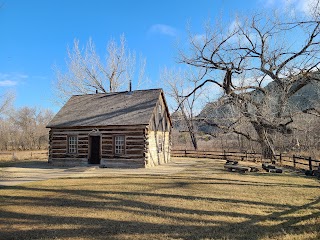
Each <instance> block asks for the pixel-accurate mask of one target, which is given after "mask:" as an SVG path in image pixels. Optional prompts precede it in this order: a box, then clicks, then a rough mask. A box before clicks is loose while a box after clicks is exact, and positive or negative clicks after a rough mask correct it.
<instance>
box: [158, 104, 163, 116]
mask: <svg viewBox="0 0 320 240" xmlns="http://www.w3.org/2000/svg"><path fill="white" fill-rule="evenodd" d="M158 114H159V116H161V115H162V105H161V104H160V103H159V105H158Z"/></svg>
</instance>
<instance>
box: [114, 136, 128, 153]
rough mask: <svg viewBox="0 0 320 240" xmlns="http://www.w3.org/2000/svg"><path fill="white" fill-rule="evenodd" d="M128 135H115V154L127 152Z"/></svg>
mask: <svg viewBox="0 0 320 240" xmlns="http://www.w3.org/2000/svg"><path fill="white" fill-rule="evenodd" d="M125 147H126V137H125V136H124V135H117V136H114V154H116V155H123V154H125Z"/></svg>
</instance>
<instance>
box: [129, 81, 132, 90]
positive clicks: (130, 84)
mask: <svg viewBox="0 0 320 240" xmlns="http://www.w3.org/2000/svg"><path fill="white" fill-rule="evenodd" d="M129 92H132V82H131V80H130V81H129Z"/></svg>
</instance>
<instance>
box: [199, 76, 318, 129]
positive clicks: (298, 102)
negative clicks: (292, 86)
mask: <svg viewBox="0 0 320 240" xmlns="http://www.w3.org/2000/svg"><path fill="white" fill-rule="evenodd" d="M265 90H266V91H268V92H271V93H272V95H271V97H268V98H263V94H262V93H260V92H257V91H252V92H250V93H249V94H250V97H251V98H252V99H254V101H257V102H260V101H262V100H264V101H266V102H265V104H264V106H266V108H269V109H266V111H267V112H269V113H270V114H272V113H274V112H275V107H276V100H275V99H276V98H277V96H279V91H278V90H277V86H276V84H275V83H274V82H271V83H269V84H268V85H267V86H266V87H265ZM319 105H320V82H319V81H312V82H310V83H309V84H308V85H306V86H304V87H303V88H301V89H300V90H299V91H298V92H296V94H294V95H293V96H291V97H290V98H289V100H288V106H287V107H286V110H287V111H290V112H291V113H292V112H296V111H298V112H300V111H303V110H305V109H308V108H319ZM239 114H240V113H239V112H238V111H237V109H236V108H234V107H233V106H232V105H231V104H228V103H223V102H222V101H221V100H218V101H215V102H211V103H208V104H207V105H206V106H205V107H204V108H203V110H202V111H201V112H200V114H199V115H198V116H197V118H200V119H210V121H213V122H215V123H218V124H223V125H228V124H230V123H232V122H233V120H234V119H236V118H237V116H239ZM198 127H199V130H200V131H202V132H206V133H208V132H210V133H212V132H215V131H217V128H215V127H211V126H208V125H207V124H205V123H200V124H199V126H198Z"/></svg>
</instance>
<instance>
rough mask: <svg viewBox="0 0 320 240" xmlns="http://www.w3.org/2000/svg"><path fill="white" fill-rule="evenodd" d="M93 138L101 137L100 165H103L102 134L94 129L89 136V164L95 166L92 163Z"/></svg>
mask: <svg viewBox="0 0 320 240" xmlns="http://www.w3.org/2000/svg"><path fill="white" fill-rule="evenodd" d="M92 137H99V140H100V147H99V164H100V163H101V157H102V156H101V155H102V134H101V133H100V132H99V130H98V129H93V130H92V131H91V132H90V133H89V134H88V138H89V139H88V140H89V141H88V164H93V163H91V162H90V158H91V153H92Z"/></svg>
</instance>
